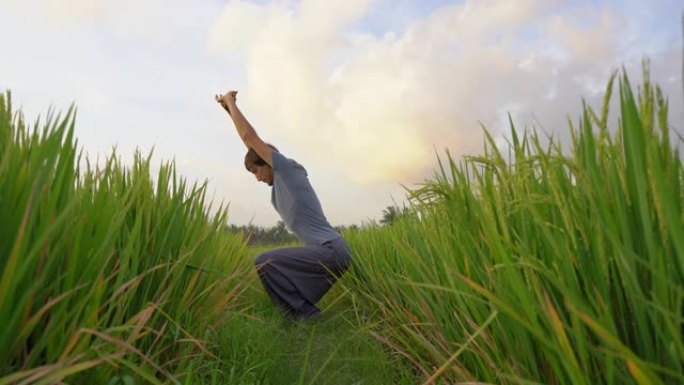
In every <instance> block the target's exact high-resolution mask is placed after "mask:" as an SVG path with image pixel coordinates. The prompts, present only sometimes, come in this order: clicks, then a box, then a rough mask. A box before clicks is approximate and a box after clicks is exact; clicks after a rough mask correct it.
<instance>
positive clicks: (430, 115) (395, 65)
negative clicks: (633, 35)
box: [209, 0, 617, 184]
mask: <svg viewBox="0 0 684 385" xmlns="http://www.w3.org/2000/svg"><path fill="white" fill-rule="evenodd" d="M553 5H557V4H555V3H554V2H547V1H541V0H520V1H515V2H511V1H505V0H490V1H465V2H463V3H460V4H454V5H448V6H443V7H440V8H438V9H436V10H435V11H434V12H432V13H431V14H429V15H428V16H427V17H425V18H423V19H419V20H416V21H414V22H413V23H412V24H409V25H408V26H407V27H406V29H405V30H404V31H403V32H401V33H399V34H398V33H396V32H388V33H385V34H384V35H382V36H375V35H370V34H363V33H356V34H353V33H350V32H349V31H351V30H352V27H354V26H355V25H356V23H358V21H359V19H360V18H361V17H362V16H363V15H364V12H367V11H368V9H369V8H370V6H372V4H371V3H370V2H369V1H367V0H357V1H353V2H350V1H337V2H328V3H326V7H324V6H321V5H320V2H315V1H303V2H301V3H298V4H293V3H291V2H288V3H271V4H268V5H256V4H252V3H246V2H242V1H232V2H230V3H229V4H227V5H226V7H225V8H224V10H223V13H222V15H221V17H220V18H219V19H218V21H217V23H216V24H215V25H214V26H213V29H212V33H211V35H210V37H209V47H210V48H211V49H212V50H218V51H220V50H225V51H226V52H236V51H244V53H245V54H246V58H247V59H246V60H247V61H246V67H247V73H248V85H247V89H246V90H244V91H243V92H242V95H243V96H245V95H246V100H244V101H243V102H242V103H244V104H243V105H244V107H245V109H246V110H247V112H248V116H258V120H259V122H260V123H262V124H263V126H260V130H259V131H260V133H261V134H262V136H264V137H266V138H267V139H270V140H272V141H277V142H280V141H285V142H287V143H288V144H290V145H292V146H293V147H295V148H296V149H297V151H299V152H300V153H301V152H304V153H305V154H306V157H307V158H308V159H313V160H315V161H317V162H318V161H320V162H323V161H328V162H331V159H332V162H333V163H334V164H335V165H336V167H338V168H339V169H341V170H345V172H346V177H347V178H349V179H351V180H353V181H354V182H356V183H360V184H370V183H378V182H395V183H396V182H398V181H402V182H403V181H412V180H416V179H420V178H421V177H422V176H424V175H426V173H427V172H429V170H430V168H431V167H432V166H433V165H434V148H435V147H437V149H438V150H441V149H442V148H444V147H449V148H450V150H451V152H452V154H455V155H456V156H460V155H463V154H467V153H473V152H478V151H479V150H480V149H481V145H482V135H481V129H480V127H479V124H478V122H483V123H485V124H488V125H493V126H494V127H490V128H493V129H494V130H496V129H497V128H499V126H500V122H501V121H502V120H503V119H502V117H503V116H505V115H506V114H507V113H508V112H513V113H516V114H518V115H521V116H525V115H527V116H530V117H531V109H532V108H534V106H537V108H545V104H549V103H550V101H552V100H553V99H556V98H558V95H560V93H561V92H564V94H563V95H564V97H568V98H571V100H576V101H579V98H580V95H581V93H582V91H583V90H587V88H586V87H587V86H588V85H590V84H593V83H592V81H594V78H595V77H599V78H601V81H603V79H604V78H605V76H606V75H607V73H608V71H607V70H604V71H593V72H592V71H587V69H588V68H587V66H588V65H590V64H593V63H597V62H601V60H606V56H608V57H612V56H613V55H614V49H612V47H614V39H615V38H616V28H615V25H616V20H617V17H616V16H615V15H613V13H611V11H610V10H608V9H604V10H602V12H600V13H599V16H598V17H596V16H595V14H593V15H594V16H592V14H589V20H590V21H592V22H593V23H592V24H590V27H589V28H587V27H584V26H583V25H584V24H582V23H580V22H579V21H580V20H584V19H586V17H587V13H588V12H589V9H588V8H586V9H584V10H583V11H582V12H576V13H574V14H571V15H570V16H567V15H565V14H559V13H556V14H552V13H551V10H552V8H551V7H552V6H553ZM530 25H532V26H534V27H530ZM530 30H532V31H533V33H532V34H531V37H530V36H529V35H530V32H529V31H530ZM548 31H550V34H549V36H546V35H544V33H546V32H548ZM583 41H585V42H586V41H592V42H594V43H593V44H589V45H588V46H587V45H586V44H585V45H582V44H581V43H582V42H583ZM554 46H555V47H556V48H557V49H556V50H555V51H554V50H553V49H550V50H549V49H546V51H545V49H544V48H541V47H554ZM558 52H561V53H564V54H565V55H564V56H565V58H566V60H565V61H563V60H561V59H562V57H563V55H560V56H559V55H558ZM567 57H571V58H572V62H571V63H568V62H567ZM602 63H603V64H604V66H603V67H605V63H606V62H602ZM573 71H577V72H578V73H579V74H583V77H582V76H579V77H578V76H575V75H574V74H571V73H570V72H573ZM592 76H594V77H592ZM568 79H570V81H568ZM560 87H563V89H560ZM568 91H571V92H572V93H570V94H568ZM553 103H556V104H558V103H560V104H562V106H563V108H567V103H564V102H563V101H561V102H557V101H555V100H553ZM506 106H509V107H510V108H511V110H506V109H505V108H506ZM565 113H567V111H565ZM561 120H562V118H561Z"/></svg>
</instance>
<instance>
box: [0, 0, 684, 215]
mask: <svg viewBox="0 0 684 385" xmlns="http://www.w3.org/2000/svg"><path fill="white" fill-rule="evenodd" d="M682 8H683V7H682V6H681V5H680V4H678V2H677V1H670V0H661V1H650V2H646V1H636V0H630V1H617V0H615V1H579V0H574V1H562V0H547V1H541V0H515V1H505V0H481V1H435V0H429V1H409V0H401V1H390V0H375V1H373V0H343V1H342V0H341V1H320V0H305V1H293V0H281V1H257V2H248V1H203V2H193V1H189V0H167V1H162V0H143V1H134V0H121V1H118V2H104V1H95V0H37V1H32V2H25V1H22V0H0V44H1V45H2V47H3V51H2V52H3V53H2V58H1V59H0V89H10V90H11V91H12V93H13V97H14V102H15V105H18V106H21V107H22V108H23V110H24V113H25V115H26V117H27V118H28V119H29V120H31V121H32V120H34V119H35V118H36V117H37V116H38V115H39V114H41V115H44V114H45V112H46V111H47V109H48V107H50V106H53V107H55V108H57V109H60V110H64V109H66V108H67V107H68V106H69V105H70V104H71V103H72V102H73V103H75V104H76V105H77V107H78V120H77V127H76V130H77V132H76V133H77V136H78V138H79V143H80V144H81V145H82V146H83V148H84V149H85V150H86V152H87V153H88V154H89V156H90V157H92V158H94V157H97V156H98V155H99V156H100V157H102V156H103V155H104V154H107V153H109V151H110V150H111V148H112V147H114V146H116V147H117V151H118V153H119V154H120V155H121V157H122V158H123V159H128V160H130V159H131V158H132V154H133V152H134V151H135V149H136V148H139V149H141V150H142V151H143V152H148V151H150V150H151V149H152V148H154V151H155V156H154V159H155V160H156V161H157V162H158V161H159V160H161V159H175V160H176V162H177V165H178V169H179V171H180V172H181V173H182V174H183V175H185V176H187V177H188V178H190V179H199V180H204V179H208V180H209V190H210V193H211V195H213V197H214V199H215V200H216V201H224V202H230V210H229V216H230V221H231V222H232V223H237V224H243V223H247V222H250V221H252V222H253V223H256V224H260V225H271V224H274V223H275V222H276V221H277V219H278V218H277V214H276V213H275V211H274V210H273V209H272V207H270V203H269V197H270V192H269V191H268V188H266V187H265V186H264V185H260V184H258V183H257V182H256V181H254V179H253V177H252V176H251V175H250V174H248V173H247V172H245V171H244V167H243V166H242V157H243V155H244V150H245V149H244V145H242V143H241V142H240V141H239V139H238V138H237V136H236V135H235V132H234V129H233V127H232V125H231V124H230V121H229V120H228V119H227V117H226V116H225V114H224V113H222V111H221V110H220V109H218V108H217V106H216V105H215V103H214V102H213V95H214V94H215V93H218V92H225V91H227V90H229V89H233V88H234V89H238V90H239V91H240V94H239V96H238V103H239V104H240V106H241V107H242V109H243V111H244V112H245V113H246V115H247V117H248V118H249V119H250V121H252V123H253V125H254V126H255V127H256V128H257V131H258V132H259V133H260V134H261V136H262V137H264V139H266V140H269V141H271V142H272V143H274V144H276V145H277V146H278V147H279V148H280V149H281V151H282V152H283V153H284V154H285V155H286V156H289V157H291V158H294V159H296V160H298V161H299V162H300V163H302V164H303V165H304V166H305V167H306V168H307V169H308V171H309V174H310V178H311V181H312V183H313V185H314V187H315V188H316V190H317V192H318V195H319V198H320V199H321V201H322V203H323V207H324V209H325V211H326V214H327V215H328V218H329V219H330V221H331V222H332V223H333V224H351V223H361V222H362V221H365V220H368V219H371V218H377V217H379V216H380V214H381V211H382V209H383V208H385V207H386V206H387V205H389V204H391V203H392V199H394V200H396V201H397V202H401V201H402V200H403V196H404V191H403V188H402V187H401V185H400V184H404V185H407V186H412V185H415V184H416V183H419V182H421V181H423V180H424V179H425V178H428V177H430V176H431V175H432V173H433V170H434V167H435V165H436V158H435V149H437V150H438V151H440V152H441V150H442V149H444V148H449V150H450V151H451V153H452V154H455V155H456V156H461V155H465V154H474V153H478V152H479V151H481V144H482V135H481V129H480V126H479V124H480V123H483V124H485V125H486V126H487V127H488V128H489V129H491V130H492V131H493V132H494V133H495V134H496V135H497V136H498V137H499V138H500V141H501V143H503V142H504V141H505V137H506V127H505V124H504V121H505V119H504V118H505V116H506V115H507V113H511V114H512V115H513V117H514V119H515V120H516V122H518V123H519V124H518V125H519V126H521V127H524V126H531V125H533V124H538V125H542V126H543V128H544V129H545V130H547V131H553V132H558V135H559V136H561V137H562V136H563V135H567V125H566V124H565V121H566V117H567V116H568V115H570V116H573V117H574V116H577V114H578V113H579V108H580V105H581V98H582V97H584V98H586V99H587V100H588V101H589V102H590V103H592V102H595V103H598V100H599V99H600V96H601V95H600V92H598V91H599V90H601V89H602V88H603V86H604V85H605V81H606V79H607V77H608V75H609V74H610V72H611V71H612V70H613V69H615V68H620V67H621V66H624V67H625V68H627V69H628V71H631V73H632V74H633V78H634V79H633V82H636V80H637V79H638V78H639V76H638V74H639V73H640V67H639V66H640V62H641V59H642V58H643V56H644V55H648V56H649V57H650V58H651V60H652V69H653V77H654V78H655V80H656V81H658V82H659V83H660V84H661V86H663V88H664V89H665V91H666V93H667V94H668V95H669V96H670V99H671V101H670V104H671V106H672V112H671V119H670V120H671V122H672V124H673V126H674V127H675V128H678V129H681V128H682V122H683V121H684V116H683V115H682V114H683V113H682V79H681V76H682V36H681V29H682V27H681V18H682Z"/></svg>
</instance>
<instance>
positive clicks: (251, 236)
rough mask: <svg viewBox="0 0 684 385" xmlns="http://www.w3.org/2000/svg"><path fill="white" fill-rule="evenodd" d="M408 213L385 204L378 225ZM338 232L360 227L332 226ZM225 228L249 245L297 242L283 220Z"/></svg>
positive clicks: (233, 225)
mask: <svg viewBox="0 0 684 385" xmlns="http://www.w3.org/2000/svg"><path fill="white" fill-rule="evenodd" d="M408 214H409V209H408V208H406V207H403V208H400V207H398V206H387V208H386V209H384V210H383V211H382V217H381V218H380V220H379V225H381V226H389V225H391V224H392V223H394V222H395V221H397V220H398V219H399V218H401V217H403V216H406V215H408ZM368 225H370V226H377V225H378V223H376V222H375V221H371V222H370V223H368ZM334 227H335V230H337V232H339V233H343V232H346V231H356V230H358V229H359V228H361V227H360V226H358V225H355V224H352V225H349V226H334ZM227 230H228V231H230V232H231V233H233V234H238V235H241V236H242V237H243V238H244V239H245V240H246V241H247V244H249V245H250V246H265V245H286V244H295V243H297V242H298V240H297V237H295V235H294V234H292V233H291V232H290V231H289V230H288V229H287V227H286V226H285V223H284V222H283V221H278V223H276V225H275V226H271V227H262V226H256V225H253V224H249V225H240V226H238V225H235V224H230V225H228V226H227Z"/></svg>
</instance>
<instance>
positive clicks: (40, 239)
mask: <svg viewBox="0 0 684 385" xmlns="http://www.w3.org/2000/svg"><path fill="white" fill-rule="evenodd" d="M74 122H75V110H74V109H73V108H71V109H69V110H68V111H67V113H66V114H65V115H64V116H61V115H55V114H54V113H52V112H50V113H49V114H48V117H47V119H46V120H45V121H44V122H40V121H37V122H36V123H35V124H34V126H33V129H30V128H29V127H27V126H26V124H25V123H24V120H23V118H22V117H21V115H20V114H19V113H16V112H14V111H13V110H12V106H11V98H10V95H9V93H7V94H6V95H0V218H2V221H0V234H1V239H0V325H2V333H0V384H10V383H11V384H14V383H18V384H28V383H37V384H48V383H58V382H60V381H62V380H64V379H68V380H69V382H71V381H74V382H76V383H106V382H107V381H108V380H111V381H114V382H116V381H123V382H124V383H126V381H127V380H125V379H135V380H136V383H139V382H146V383H157V384H158V383H167V382H176V380H175V378H177V377H178V376H179V375H182V373H183V372H184V371H186V370H191V369H192V368H191V367H189V366H187V362H189V360H188V358H189V357H193V356H196V355H204V356H208V357H211V356H212V353H211V352H210V351H209V349H208V348H207V347H206V346H205V344H204V342H203V339H204V337H205V335H206V333H207V331H209V330H211V329H212V328H215V327H217V325H219V323H220V322H221V320H222V319H223V318H224V317H226V316H229V315H230V312H229V311H231V309H232V311H240V309H238V308H236V307H235V306H234V302H235V301H234V299H235V298H236V296H238V295H239V293H241V291H242V290H243V286H244V285H243V284H242V282H241V280H242V277H243V276H244V275H245V273H246V272H247V271H248V269H250V268H251V263H250V262H249V261H247V259H246V256H247V254H248V250H247V246H246V244H245V243H244V242H243V241H242V239H240V238H236V237H234V236H232V235H231V234H229V233H228V232H227V231H225V230H224V229H225V224H226V217H227V213H226V211H225V210H224V209H223V208H222V207H219V209H218V210H217V211H216V214H209V212H210V207H209V206H208V205H206V204H205V192H206V184H201V185H198V184H193V185H189V184H188V183H187V182H186V181H185V180H184V179H183V178H180V177H178V176H177V173H176V170H175V167H174V164H173V162H171V163H166V164H163V165H162V166H161V167H160V169H159V172H158V173H157V174H156V176H155V178H152V177H151V173H150V157H146V158H144V157H142V156H141V155H140V154H136V156H135V159H134V162H133V165H132V166H131V167H125V166H124V165H123V164H122V162H121V160H120V159H118V158H117V157H116V155H115V154H114V153H113V154H112V155H111V156H109V157H107V158H106V159H105V162H104V164H103V165H101V166H99V167H98V166H95V165H92V164H91V163H90V160H88V159H85V158H84V157H82V155H81V153H80V152H79V150H78V149H77V142H76V140H75V139H74Z"/></svg>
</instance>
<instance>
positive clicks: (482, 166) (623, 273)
mask: <svg viewBox="0 0 684 385" xmlns="http://www.w3.org/2000/svg"><path fill="white" fill-rule="evenodd" d="M645 75H646V76H645V81H644V83H643V85H642V86H641V87H640V88H639V91H638V96H635V95H634V94H633V91H632V88H631V87H630V85H629V81H628V79H627V77H626V76H624V75H622V76H620V77H619V96H618V97H619V106H620V115H619V119H618V120H619V126H618V127H617V128H610V127H608V126H607V122H608V105H609V102H610V99H611V94H612V87H613V81H614V79H615V78H611V79H610V82H609V85H608V87H607V90H606V98H605V100H604V105H603V108H602V110H601V114H600V115H599V114H597V113H595V112H594V110H593V109H591V108H590V107H589V106H586V107H585V109H584V111H583V112H582V115H581V117H580V121H579V124H578V125H577V127H578V128H577V129H574V130H573V133H574V135H573V138H574V139H573V143H572V148H571V151H570V153H564V152H563V151H562V150H561V148H562V147H561V144H560V143H557V142H554V141H551V142H550V143H549V144H546V145H545V144H543V143H544V142H545V141H544V139H545V138H541V137H540V136H539V135H538V134H537V133H534V132H532V133H526V134H525V135H523V136H520V134H519V133H517V132H516V130H515V128H514V127H513V125H512V123H511V130H512V132H511V135H512V143H511V148H510V154H509V156H508V157H506V156H505V155H504V154H501V153H500V152H499V150H498V149H497V147H496V146H495V145H494V141H493V139H492V138H491V136H489V135H488V136H487V138H488V142H487V144H488V146H487V150H486V152H485V154H483V155H482V156H477V157H469V158H466V159H464V160H463V161H461V162H458V163H457V162H455V161H453V159H452V158H451V157H450V156H449V155H448V154H447V159H446V162H444V163H440V169H439V170H438V172H437V173H436V175H435V177H434V179H433V180H430V181H427V182H426V183H425V185H424V186H423V187H422V188H420V189H417V190H416V191H413V192H412V193H411V194H412V198H413V201H414V204H415V211H414V215H413V216H410V217H408V218H405V219H404V220H402V221H400V222H399V223H396V224H394V225H393V226H391V227H389V228H386V227H383V228H375V229H370V230H368V231H365V232H357V233H352V234H349V235H350V243H351V245H352V248H353V251H354V254H355V255H358V256H363V257H361V258H357V269H356V270H357V274H356V281H355V282H354V284H353V285H351V287H350V290H351V291H353V292H356V293H359V295H363V296H364V297H365V299H364V301H363V303H364V307H365V308H369V309H379V312H378V316H377V317H375V319H376V320H377V321H378V322H381V323H383V324H384V328H385V332H383V333H382V335H383V338H384V339H385V340H386V341H387V343H388V345H389V346H392V347H393V348H394V349H395V350H396V351H398V352H401V353H402V354H404V355H406V356H407V357H411V360H412V362H413V364H414V365H415V366H416V367H417V368H418V369H419V370H420V371H421V372H422V373H423V376H425V377H426V378H431V377H442V378H445V379H450V380H451V381H458V380H479V381H486V382H491V383H497V384H532V383H534V384H679V383H682V382H684V375H682V373H684V361H683V360H682V357H684V343H683V341H684V339H683V337H684V336H683V329H684V312H683V309H684V285H683V282H684V281H683V275H684V208H683V204H682V203H683V198H684V189H683V187H682V186H683V184H682V182H684V173H683V171H682V165H681V159H680V155H679V154H680V153H679V150H678V149H674V148H673V147H672V143H671V138H670V126H669V124H668V123H667V102H666V100H665V99H664V97H663V96H662V95H661V92H660V90H659V89H658V88H657V87H654V86H653V85H652V84H651V83H650V82H649V80H648V71H647V67H646V71H645ZM445 364H446V365H445ZM443 366H444V368H443V369H442V367H443ZM434 368H440V369H438V370H435V369H434Z"/></svg>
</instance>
